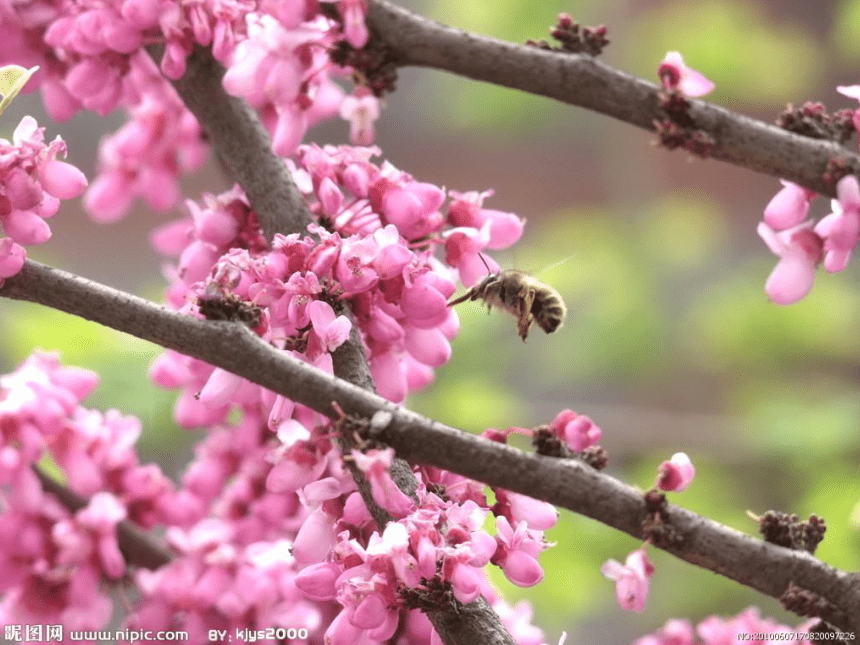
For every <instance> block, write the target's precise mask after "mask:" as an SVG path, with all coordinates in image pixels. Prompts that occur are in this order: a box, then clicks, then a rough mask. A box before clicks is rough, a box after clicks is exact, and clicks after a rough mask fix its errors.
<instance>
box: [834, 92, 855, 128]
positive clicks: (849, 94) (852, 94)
mask: <svg viewBox="0 0 860 645" xmlns="http://www.w3.org/2000/svg"><path fill="white" fill-rule="evenodd" d="M836 91H837V92H839V93H840V94H843V95H845V96H847V97H849V98H852V99H857V100H858V101H860V85H839V86H838V87H837V88H836ZM852 121H853V123H854V128H855V129H857V130H860V108H858V109H856V110H854V117H853V118H852Z"/></svg>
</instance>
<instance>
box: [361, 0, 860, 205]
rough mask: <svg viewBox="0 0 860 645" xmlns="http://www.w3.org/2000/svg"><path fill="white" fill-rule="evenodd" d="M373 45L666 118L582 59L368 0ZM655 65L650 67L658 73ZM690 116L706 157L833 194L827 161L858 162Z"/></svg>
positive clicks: (629, 119)
mask: <svg viewBox="0 0 860 645" xmlns="http://www.w3.org/2000/svg"><path fill="white" fill-rule="evenodd" d="M367 22H368V25H369V27H370V29H371V31H372V34H373V39H374V42H375V44H376V45H377V46H382V47H384V48H385V49H386V53H387V54H388V55H389V56H390V57H391V59H392V60H393V61H394V62H395V63H396V64H397V65H400V66H418V67H430V68H433V69H439V70H444V71H447V72H451V73H453V74H457V75H459V76H465V77H466V78H471V79H473V80H476V81H485V82H487V83H493V84H496V85H501V86H504V87H510V88H512V89H517V90H522V91H523V92H529V93H531V94H538V95H540V96H546V97H549V98H552V99H556V100H558V101H561V102H563V103H568V104H570V105H576V106H579V107H583V108H586V109H588V110H592V111H594V112H598V113H600V114H605V115H607V116H611V117H613V118H615V119H619V120H621V121H624V122H626V123H630V124H631V125H635V126H637V127H640V128H644V129H646V130H650V131H653V130H654V121H655V120H661V119H664V118H665V116H666V115H665V113H663V112H662V110H661V109H660V107H659V102H658V98H657V94H658V92H659V91H660V88H659V87H657V86H656V85H655V84H653V83H650V82H648V81H645V80H642V79H639V78H636V77H634V76H632V75H630V74H627V73H625V72H622V71H619V70H617V69H614V68H612V67H610V66H609V65H607V64H605V63H604V62H602V61H600V60H598V59H596V58H593V57H591V56H588V55H586V54H570V53H560V52H554V51H547V50H544V49H540V48H538V47H532V46H527V45H518V44H514V43H509V42H505V41H502V40H498V39H495V38H490V37H488V36H481V35H478V34H473V33H469V32H467V31H463V30H461V29H454V28H452V27H448V26H446V25H442V24H440V23H438V22H435V21H433V20H429V19H428V18H425V17H423V16H419V15H417V14H414V13H411V12H409V11H407V10H406V9H403V8H401V7H398V6H397V5H394V4H392V3H391V2H388V0H370V12H369V15H368V19H367ZM658 64H659V61H655V63H654V69H655V76H656V69H657V66H658ZM690 103H691V104H692V107H691V109H690V116H691V117H692V119H693V121H694V123H695V125H696V127H697V128H698V129H701V130H704V131H705V132H707V133H708V134H709V135H710V136H711V137H712V138H713V139H714V141H715V143H716V145H715V147H714V148H713V151H712V152H711V154H710V156H711V157H713V158H715V159H720V160H721V161H727V162H729V163H732V164H735V165H739V166H743V167H745V168H749V169H750V170H755V171H757V172H762V173H765V174H768V175H773V176H775V177H781V178H783V179H787V180H789V181H793V182H795V183H798V184H800V185H802V186H806V187H807V188H809V189H811V190H814V191H816V192H818V193H822V194H826V195H830V196H835V194H836V191H835V187H834V186H833V185H832V184H830V183H827V182H826V181H825V179H824V175H825V171H826V170H827V165H828V162H830V161H832V160H835V159H837V158H840V157H841V158H844V160H845V161H846V163H847V164H848V165H849V166H850V167H851V168H853V169H854V170H855V172H856V171H858V170H860V156H858V155H857V154H856V153H854V152H851V151H849V150H847V149H846V148H844V147H843V146H841V145H839V144H837V143H833V142H830V141H823V140H820V139H811V138H808V137H803V136H800V135H798V134H794V133H792V132H788V131H786V130H782V129H780V128H778V127H776V126H775V125H771V124H769V123H764V122H762V121H757V120H755V119H751V118H749V117H746V116H743V115H741V114H737V113H735V112H731V111H730V110H727V109H725V108H722V107H719V106H717V105H713V104H711V103H707V102H706V101H702V100H697V99H690Z"/></svg>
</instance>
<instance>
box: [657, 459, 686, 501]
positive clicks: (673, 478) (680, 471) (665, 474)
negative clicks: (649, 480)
mask: <svg viewBox="0 0 860 645" xmlns="http://www.w3.org/2000/svg"><path fill="white" fill-rule="evenodd" d="M695 476H696V469H695V468H693V463H692V462H691V461H690V458H689V457H688V456H687V455H686V454H685V453H683V452H676V453H675V454H674V455H672V458H671V459H669V461H664V462H663V463H662V464H660V468H659V469H658V474H657V484H656V485H657V487H658V488H659V489H660V490H667V491H675V492H678V493H680V492H682V491H683V490H685V489H686V488H687V486H689V485H690V482H692V481H693V477H695Z"/></svg>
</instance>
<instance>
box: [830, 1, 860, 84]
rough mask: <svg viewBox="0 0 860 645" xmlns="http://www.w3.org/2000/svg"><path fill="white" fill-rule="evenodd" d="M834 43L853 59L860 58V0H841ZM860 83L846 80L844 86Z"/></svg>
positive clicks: (850, 79)
mask: <svg viewBox="0 0 860 645" xmlns="http://www.w3.org/2000/svg"><path fill="white" fill-rule="evenodd" d="M833 41H834V42H835V44H836V46H837V47H838V48H839V50H840V51H841V52H843V53H844V54H846V55H848V56H851V57H853V58H857V57H860V0H841V2H839V3H837V7H836V15H835V16H834V19H833ZM858 82H860V74H857V75H856V78H849V79H846V80H845V82H844V85H853V84H855V83H858Z"/></svg>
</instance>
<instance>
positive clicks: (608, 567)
mask: <svg viewBox="0 0 860 645" xmlns="http://www.w3.org/2000/svg"><path fill="white" fill-rule="evenodd" d="M600 572H601V573H602V574H603V575H604V576H605V577H607V578H609V579H610V580H614V581H615V597H616V599H617V600H618V604H619V605H620V606H621V608H622V609H624V610H627V611H635V612H641V611H643V610H644V609H645V603H646V601H647V600H648V588H649V582H648V578H650V577H651V576H652V575H654V565H653V564H651V561H650V560H649V559H648V556H647V555H646V554H645V549H644V547H643V548H641V549H637V550H636V551H633V552H632V553H631V554H630V555H628V556H627V560H626V561H625V563H624V564H621V563H620V562H617V561H615V560H608V561H607V562H605V563H604V565H603V566H602V567H601V568H600Z"/></svg>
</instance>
